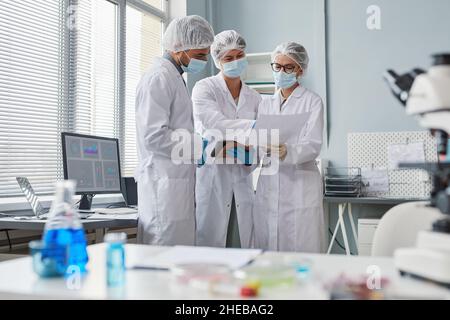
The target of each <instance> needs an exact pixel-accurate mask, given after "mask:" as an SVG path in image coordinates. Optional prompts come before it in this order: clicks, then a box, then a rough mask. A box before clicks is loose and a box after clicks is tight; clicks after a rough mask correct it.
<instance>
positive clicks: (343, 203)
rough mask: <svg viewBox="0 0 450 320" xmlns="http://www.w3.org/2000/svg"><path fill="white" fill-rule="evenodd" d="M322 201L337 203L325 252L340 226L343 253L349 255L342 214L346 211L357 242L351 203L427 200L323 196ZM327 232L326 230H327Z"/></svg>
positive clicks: (383, 203) (331, 245) (392, 203)
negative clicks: (336, 216)
mask: <svg viewBox="0 0 450 320" xmlns="http://www.w3.org/2000/svg"><path fill="white" fill-rule="evenodd" d="M324 201H325V202H326V203H328V204H337V205H338V221H337V223H336V227H335V229H334V232H333V236H332V237H331V242H330V245H329V247H328V251H327V253H328V254H330V252H331V249H332V248H333V244H334V241H335V239H336V236H337V234H338V232H339V228H341V232H342V237H343V239H344V247H345V253H346V254H347V255H348V256H349V255H350V246H349V244H348V234H347V229H346V227H345V222H344V215H345V213H346V212H347V214H348V218H349V220H350V226H351V229H352V233H353V239H355V242H358V236H357V233H356V227H355V221H354V219H353V213H352V205H353V204H359V205H366V204H373V205H389V206H396V205H399V204H402V203H407V202H417V201H427V199H411V198H409V199H397V198H344V197H324ZM327 232H328V230H327Z"/></svg>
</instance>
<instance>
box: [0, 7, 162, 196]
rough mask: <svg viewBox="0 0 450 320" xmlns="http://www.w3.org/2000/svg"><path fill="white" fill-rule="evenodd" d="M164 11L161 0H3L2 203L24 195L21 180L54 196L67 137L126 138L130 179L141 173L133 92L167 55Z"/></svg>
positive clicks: (124, 164) (0, 84)
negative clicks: (152, 65) (65, 134)
mask: <svg viewBox="0 0 450 320" xmlns="http://www.w3.org/2000/svg"><path fill="white" fill-rule="evenodd" d="M149 5H151V7H150V6H149ZM162 8H163V1H161V0H144V1H141V0H126V1H114V0H112V1H108V0H52V1H48V0H0V197H11V196H20V195H22V193H21V191H20V189H19V187H18V185H17V182H16V180H15V177H16V176H26V177H28V178H29V179H30V182H31V183H32V185H33V188H34V189H35V191H36V192H37V193H38V194H51V193H52V192H53V185H54V182H55V181H56V180H58V179H62V178H63V170H62V159H61V157H62V156H61V146H60V139H61V138H60V133H61V132H63V131H70V132H77V133H83V134H90V135H97V136H105V137H116V138H120V139H121V140H120V143H121V145H122V148H121V151H122V155H121V156H122V159H121V160H122V161H121V163H122V167H123V168H122V172H123V175H127V176H131V175H133V172H134V169H135V167H136V165H137V156H136V132H135V131H136V129H135V127H136V126H135V115H134V113H135V106H134V99H135V90H136V86H137V83H138V81H139V79H140V77H141V76H142V74H143V72H144V71H145V70H146V69H147V67H148V66H149V64H150V63H151V60H152V58H153V57H155V56H157V55H160V54H161V52H162V49H161V38H162V32H163V27H162V21H163V20H164V17H165V15H164V13H163V12H162ZM72 14H75V20H74V22H75V23H74V25H70V24H69V23H68V21H69V20H71V18H72V17H70V15H72ZM122 15H125V17H126V19H125V20H123V19H122V18H121V19H120V20H119V17H123V16H122ZM122 34H124V35H125V42H124V41H122V40H120V39H119V38H120V36H119V35H122ZM119 48H120V50H119ZM119 53H121V54H124V55H125V59H123V56H122V58H120V56H119ZM119 58H120V60H119ZM121 61H123V63H121ZM122 75H123V76H122ZM119 78H120V79H124V80H123V82H122V80H121V81H119ZM121 104H123V105H121Z"/></svg>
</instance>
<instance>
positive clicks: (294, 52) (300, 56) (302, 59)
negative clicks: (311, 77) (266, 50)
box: [272, 42, 309, 71]
mask: <svg viewBox="0 0 450 320" xmlns="http://www.w3.org/2000/svg"><path fill="white" fill-rule="evenodd" d="M280 54H282V55H285V56H288V57H289V58H291V59H292V60H294V61H295V62H296V63H297V64H298V65H299V66H300V67H302V69H303V71H306V69H308V64H309V56H308V52H307V51H306V49H305V47H304V46H302V45H301V44H298V43H296V42H285V43H282V44H280V45H279V46H278V47H276V49H275V51H274V52H272V62H273V61H275V58H276V57H277V56H278V55H280Z"/></svg>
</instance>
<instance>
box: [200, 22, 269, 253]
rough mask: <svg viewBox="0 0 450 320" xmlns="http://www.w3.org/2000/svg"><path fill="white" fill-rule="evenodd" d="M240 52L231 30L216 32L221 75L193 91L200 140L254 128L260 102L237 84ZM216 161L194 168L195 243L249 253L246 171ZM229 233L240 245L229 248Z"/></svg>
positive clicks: (249, 196) (250, 194)
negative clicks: (212, 134)
mask: <svg viewBox="0 0 450 320" xmlns="http://www.w3.org/2000/svg"><path fill="white" fill-rule="evenodd" d="M245 47H246V43H245V40H244V39H243V38H242V36H241V35H239V34H238V33H237V32H236V31H233V30H228V31H224V32H221V33H219V34H218V35H216V37H215V39H214V43H213V45H212V46H211V55H212V57H213V59H214V62H215V65H216V67H217V68H218V69H220V71H221V72H220V73H219V74H218V75H216V76H213V77H210V78H207V79H204V80H202V81H199V82H198V83H197V84H196V85H195V87H194V90H193V92H192V102H193V105H194V123H195V130H196V132H197V133H199V134H201V135H202V136H203V137H205V134H206V132H207V131H208V130H218V131H220V132H221V133H222V134H224V135H225V133H226V130H227V129H238V130H239V129H240V130H243V131H246V132H248V133H249V132H250V131H251V129H252V128H253V126H254V124H255V119H256V115H257V110H258V105H259V103H260V101H261V97H260V95H259V94H258V93H257V92H256V91H254V90H253V89H251V88H249V87H248V86H247V85H246V84H245V83H243V82H242V81H241V79H240V76H241V74H242V73H243V72H244V70H245V69H246V67H247V60H246V57H245ZM213 143H214V144H215V143H217V141H215V142H213ZM209 156H210V155H208V154H207V155H206V157H209ZM218 160H219V159H216V162H215V163H214V164H208V163H207V164H205V165H203V166H201V167H199V168H198V169H197V178H196V182H197V183H196V221H197V238H196V244H197V245H199V246H212V247H225V246H228V247H239V246H240V247H243V248H249V247H250V246H251V242H252V230H253V219H252V209H253V200H254V199H253V197H254V193H253V192H252V189H251V184H250V183H249V180H248V175H249V174H250V173H251V168H250V167H247V166H245V165H243V164H242V162H241V163H240V164H217V161H218ZM220 160H221V159H220ZM233 200H234V201H233ZM233 204H234V206H235V207H234V208H232V206H233ZM234 214H235V215H236V216H234ZM230 215H231V216H230ZM232 234H234V235H235V236H234V237H236V238H237V240H239V241H236V243H232V241H231V240H232V239H231V238H233V236H232ZM237 234H239V236H237ZM239 242H240V243H239Z"/></svg>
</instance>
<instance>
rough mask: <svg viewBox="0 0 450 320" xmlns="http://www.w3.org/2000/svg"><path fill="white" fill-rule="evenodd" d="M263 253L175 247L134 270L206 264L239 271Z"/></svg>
mask: <svg viewBox="0 0 450 320" xmlns="http://www.w3.org/2000/svg"><path fill="white" fill-rule="evenodd" d="M261 253H262V250H259V249H228V248H227V249H223V248H206V247H187V246H175V247H172V248H170V249H167V250H166V251H164V252H162V253H160V254H158V255H156V256H152V257H146V258H143V259H142V260H141V261H138V262H137V263H136V264H135V265H134V266H133V267H134V268H144V269H145V268H148V269H153V268H171V267H173V266H175V265H177V264H189V263H205V264H222V265H226V266H228V267H229V268H230V269H233V270H235V269H239V268H241V267H243V266H245V265H247V264H248V263H249V262H251V261H252V260H253V259H255V258H256V257H257V256H259V255H260V254H261Z"/></svg>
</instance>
